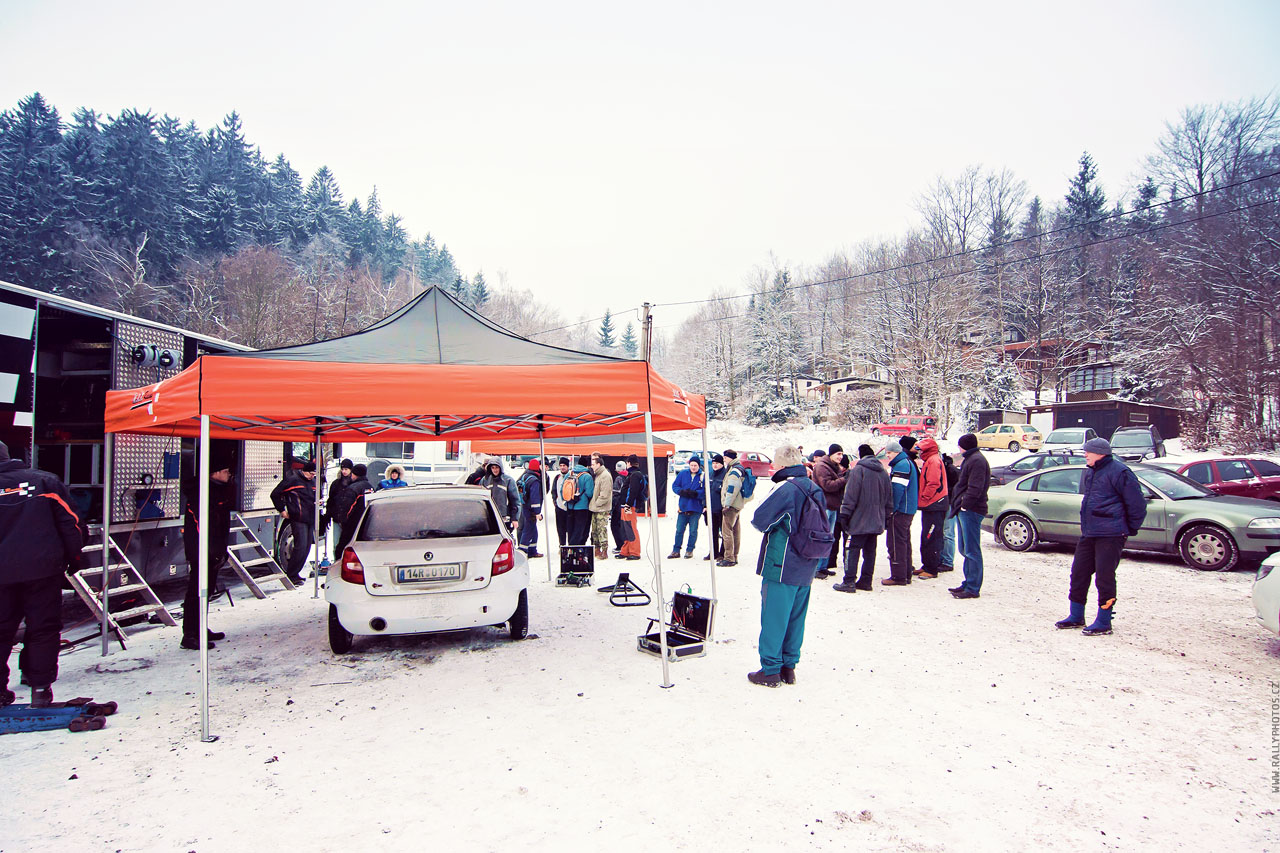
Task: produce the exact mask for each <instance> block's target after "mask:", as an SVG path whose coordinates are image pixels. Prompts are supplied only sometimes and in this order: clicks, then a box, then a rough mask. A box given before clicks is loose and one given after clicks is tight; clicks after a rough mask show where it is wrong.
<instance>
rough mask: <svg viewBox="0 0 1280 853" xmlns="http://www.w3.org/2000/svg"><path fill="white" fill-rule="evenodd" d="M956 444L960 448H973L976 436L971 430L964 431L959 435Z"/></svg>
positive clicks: (976, 442)
mask: <svg viewBox="0 0 1280 853" xmlns="http://www.w3.org/2000/svg"><path fill="white" fill-rule="evenodd" d="M956 444H958V445H960V449H961V450H973V449H974V448H975V447H977V446H978V437H977V436H976V435H974V434H973V433H971V432H966V433H965V434H964V435H962V436H960V440H959V441H957V442H956Z"/></svg>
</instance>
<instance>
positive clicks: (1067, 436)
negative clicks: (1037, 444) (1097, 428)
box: [1045, 429, 1084, 444]
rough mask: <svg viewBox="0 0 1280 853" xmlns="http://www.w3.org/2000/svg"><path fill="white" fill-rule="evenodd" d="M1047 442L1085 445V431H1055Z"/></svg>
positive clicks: (1050, 434)
mask: <svg viewBox="0 0 1280 853" xmlns="http://www.w3.org/2000/svg"><path fill="white" fill-rule="evenodd" d="M1045 441H1046V442H1048V443H1050V444H1084V430H1082V429H1055V430H1054V431H1053V432H1051V433H1049V437H1048V438H1047V439H1045Z"/></svg>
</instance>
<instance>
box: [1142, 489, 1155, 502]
mask: <svg viewBox="0 0 1280 853" xmlns="http://www.w3.org/2000/svg"><path fill="white" fill-rule="evenodd" d="M1142 497H1143V498H1144V499H1146V500H1149V501H1153V500H1155V499H1156V493H1155V492H1150V491H1147V490H1146V489H1144V490H1143V491H1142Z"/></svg>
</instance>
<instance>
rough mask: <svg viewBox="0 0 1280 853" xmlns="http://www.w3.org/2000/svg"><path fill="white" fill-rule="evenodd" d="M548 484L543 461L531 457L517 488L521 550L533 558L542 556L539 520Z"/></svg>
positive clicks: (540, 519)
mask: <svg viewBox="0 0 1280 853" xmlns="http://www.w3.org/2000/svg"><path fill="white" fill-rule="evenodd" d="M546 484H547V480H546V477H544V476H543V475H542V462H541V461H540V460H538V459H530V460H529V464H528V465H527V466H526V467H525V469H524V473H523V474H521V475H520V480H519V481H518V482H517V483H516V490H517V491H518V492H519V493H520V529H519V534H518V541H519V544H520V550H521V551H524V552H525V553H526V554H528V555H529V556H530V557H532V558H537V557H541V556H542V554H541V553H540V552H539V551H538V522H539V521H542V500H543V494H544V492H545V491H546V488H545V487H546Z"/></svg>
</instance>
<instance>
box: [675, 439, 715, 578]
mask: <svg viewBox="0 0 1280 853" xmlns="http://www.w3.org/2000/svg"><path fill="white" fill-rule="evenodd" d="M671 491H673V492H675V493H676V494H677V495H679V496H680V512H679V513H678V514H677V515H676V544H675V545H672V546H671V553H670V554H668V555H667V559H668V560H674V559H675V558H676V557H679V556H680V543H681V542H683V541H684V531H685V529H686V528H687V529H688V531H689V547H688V548H687V549H686V550H685V552H684V555H685V557H686V558H689V557H692V556H693V547H694V546H695V545H697V544H698V519H700V518H701V517H702V510H703V508H704V507H705V506H706V489H705V485H704V484H703V482H702V464H701V463H700V462H699V461H698V457H697V456H691V457H689V467H688V468H686V469H684V470H683V471H681V472H680V473H679V474H676V479H675V482H673V483H672V484H671Z"/></svg>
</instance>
